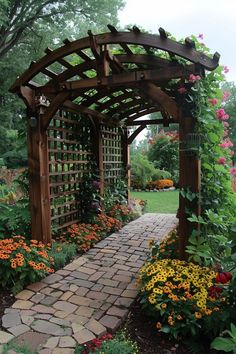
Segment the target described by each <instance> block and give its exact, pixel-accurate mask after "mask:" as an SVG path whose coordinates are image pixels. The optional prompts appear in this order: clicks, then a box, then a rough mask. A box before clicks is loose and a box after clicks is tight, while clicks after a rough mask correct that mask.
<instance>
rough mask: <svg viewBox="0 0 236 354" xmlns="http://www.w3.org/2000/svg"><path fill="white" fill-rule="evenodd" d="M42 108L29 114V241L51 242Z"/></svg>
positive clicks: (45, 140) (46, 155) (46, 142)
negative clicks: (30, 236) (30, 235)
mask: <svg viewBox="0 0 236 354" xmlns="http://www.w3.org/2000/svg"><path fill="white" fill-rule="evenodd" d="M44 108H45V107H43V105H41V102H39V103H38V106H37V108H36V113H34V115H32V113H31V114H30V113H29V114H28V164H29V197H30V211H31V231H32V239H36V240H38V241H42V242H43V243H44V244H47V243H51V211H50V190H49V168H48V141H47V132H46V131H45V130H44V129H42V118H43V111H44Z"/></svg>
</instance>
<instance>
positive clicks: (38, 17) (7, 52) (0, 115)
mask: <svg viewBox="0 0 236 354" xmlns="http://www.w3.org/2000/svg"><path fill="white" fill-rule="evenodd" d="M123 4H124V3H123V0H87V1H84V0H57V1H56V0H0V122H1V129H0V157H1V158H2V157H3V158H4V161H5V163H6V164H7V165H8V166H9V167H10V165H9V164H8V161H10V158H9V154H10V155H11V158H12V159H13V160H14V161H15V162H16V165H17V164H22V163H24V162H26V148H24V149H23V150H22V145H21V144H20V140H19V136H21V134H20V131H21V130H22V132H25V127H24V116H25V112H24V105H23V104H22V102H21V100H20V99H18V98H17V97H16V96H15V95H13V94H11V93H9V92H8V90H9V87H10V86H11V85H12V83H13V82H14V81H15V79H16V77H17V76H19V75H20V74H21V73H23V72H24V70H25V69H26V68H27V67H28V66H29V64H30V62H31V61H33V60H37V59H39V58H40V57H41V56H42V55H43V50H44V49H45V48H46V47H47V46H50V47H52V48H54V47H56V46H59V45H60V42H61V41H62V40H63V39H64V38H67V37H68V38H70V39H72V40H73V39H76V38H79V37H83V36H85V35H86V32H87V30H88V29H91V30H92V31H94V33H96V32H101V31H105V30H106V25H107V24H108V23H112V24H114V25H116V24H117V22H118V19H117V14H118V10H119V9H121V8H122V7H123ZM16 140H17V143H16ZM24 145H25V144H24ZM16 157H17V158H18V161H17V160H15V158H16ZM11 167H13V166H11Z"/></svg>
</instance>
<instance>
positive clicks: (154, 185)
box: [147, 179, 174, 189]
mask: <svg viewBox="0 0 236 354" xmlns="http://www.w3.org/2000/svg"><path fill="white" fill-rule="evenodd" d="M173 185H174V182H173V181H172V180H171V179H159V180H157V181H151V182H149V183H148V184H147V188H149V189H164V188H170V187H173Z"/></svg>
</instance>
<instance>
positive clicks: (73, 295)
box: [0, 214, 177, 354]
mask: <svg viewBox="0 0 236 354" xmlns="http://www.w3.org/2000/svg"><path fill="white" fill-rule="evenodd" d="M176 225H177V219H176V217H175V215H172V214H145V215H143V216H142V217H140V218H139V219H137V220H135V221H133V222H131V223H129V224H128V225H126V226H125V227H123V229H122V230H120V231H119V232H116V233H113V234H112V235H110V236H108V237H107V238H106V239H104V240H102V241H100V242H99V243H97V244H96V245H95V247H94V248H93V249H91V250H89V251H88V252H87V253H86V254H85V255H84V256H82V257H78V258H77V259H75V260H74V261H73V262H72V263H70V264H68V265H67V266H65V267H64V268H63V269H61V270H58V271H57V272H56V273H55V274H51V275H49V276H48V277H46V278H45V279H43V280H42V281H40V282H37V283H35V284H31V285H29V286H27V289H25V290H23V291H21V292H20V293H19V294H17V296H16V298H17V300H16V302H15V303H14V304H13V305H12V308H9V309H6V310H5V315H4V316H3V318H2V327H3V328H4V329H6V330H7V331H8V332H3V331H0V345H1V344H4V343H7V342H8V341H9V340H11V339H12V338H14V337H13V336H12V334H9V332H10V333H13V334H14V335H15V336H16V337H17V338H16V339H15V340H16V341H18V340H23V341H24V343H29V344H30V343H31V342H32V341H35V345H34V350H35V351H36V350H37V352H38V353H39V354H67V353H68V354H72V353H74V347H75V346H76V343H78V344H84V343H87V342H89V341H91V340H92V339H94V338H96V337H99V336H102V335H103V334H104V333H106V331H111V332H114V331H115V330H116V329H117V328H118V327H119V326H120V324H121V323H122V321H124V319H125V318H126V316H127V314H128V311H129V310H128V308H129V307H130V305H131V304H132V303H133V302H134V300H135V297H136V295H137V291H138V290H137V282H136V278H137V276H138V272H139V269H140V267H141V266H142V265H143V263H144V262H145V260H146V255H147V253H148V243H149V241H150V240H155V241H160V240H161V239H162V238H163V237H164V236H165V235H166V234H167V233H169V232H170V231H171V230H172V229H173V228H175V226H176ZM24 332H25V333H24ZM22 338H23V339H22ZM34 338H35V339H34Z"/></svg>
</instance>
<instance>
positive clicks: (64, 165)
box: [11, 25, 220, 255]
mask: <svg viewBox="0 0 236 354" xmlns="http://www.w3.org/2000/svg"><path fill="white" fill-rule="evenodd" d="M108 28H109V30H110V32H109V33H103V34H99V35H93V34H92V32H91V31H88V37H86V38H82V39H79V40H76V41H73V42H71V41H69V40H68V39H67V40H65V41H64V45H63V46H62V47H61V48H58V49H55V50H51V49H49V48H47V49H46V50H45V52H46V55H45V56H44V57H43V58H41V59H40V60H39V61H37V62H33V63H31V65H30V67H29V68H28V69H27V70H26V71H25V73H23V75H22V76H21V77H20V78H18V79H17V80H16V82H15V83H14V85H13V86H12V87H11V91H12V92H15V93H18V95H20V96H21V97H22V98H23V100H24V102H25V103H26V105H27V107H28V110H27V115H28V127H27V128H28V155H29V180H30V187H29V194H30V206H31V216H32V235H33V238H36V239H38V240H43V242H45V243H48V242H51V229H50V222H51V221H53V220H58V222H59V224H60V227H66V226H68V225H71V224H72V223H73V222H75V220H77V219H76V218H78V216H79V214H78V207H77V203H78V191H79V190H80V182H81V179H83V178H84V173H85V171H86V168H88V169H90V170H89V171H90V172H91V171H92V170H91V168H92V167H91V166H92V164H91V163H90V162H91V161H92V159H93V161H94V160H95V161H94V162H95V164H96V166H97V168H98V170H99V179H100V182H101V193H103V190H104V183H105V181H106V179H110V180H112V178H115V179H119V178H121V173H122V171H123V169H124V168H125V167H127V164H129V152H128V151H129V147H128V145H129V144H130V143H131V142H132V140H133V139H134V138H135V137H136V136H137V134H138V133H140V132H141V131H142V130H143V129H144V127H145V126H146V125H148V124H152V123H153V124H163V125H164V126H168V125H169V124H170V123H173V122H178V123H179V133H180V159H179V162H180V180H179V185H180V188H182V189H185V188H189V189H190V190H191V191H193V192H194V193H196V195H200V193H199V191H200V163H199V161H198V157H197V156H195V155H194V156H193V155H190V154H188V151H187V149H186V147H187V146H188V144H187V141H188V138H189V136H191V134H192V133H193V132H194V128H195V125H196V118H195V117H193V116H192V115H191V112H192V109H193V106H192V103H189V102H188V101H187V100H184V97H185V96H183V95H181V93H180V92H179V91H180V90H179V88H180V87H182V86H183V85H184V87H185V88H186V89H188V88H189V87H191V85H192V84H191V83H190V82H189V75H190V74H195V75H201V76H203V75H204V73H205V70H214V69H215V68H216V67H217V66H218V61H219V57H220V56H219V54H218V53H215V54H214V56H213V57H212V58H210V57H209V56H207V55H205V54H204V53H202V52H201V51H198V50H196V48H195V43H194V41H192V40H191V39H189V38H186V39H185V41H184V42H183V43H178V42H176V41H174V40H173V39H170V38H168V35H167V33H166V32H165V30H163V29H162V28H160V29H159V35H153V34H147V33H142V32H141V31H140V30H139V28H138V27H136V26H134V27H133V29H132V30H130V31H127V32H123V31H122V32H119V31H118V30H117V29H116V28H115V27H113V26H111V25H109V26H108ZM71 111H72V112H71ZM74 112H75V113H76V114H74ZM153 112H160V118H157V119H153V120H147V119H145V120H142V119H139V118H140V117H142V116H145V115H147V114H150V113H153ZM120 126H122V127H123V128H122V129H120ZM127 126H137V129H136V131H134V132H133V134H132V135H131V136H128V131H127V129H126V128H127ZM90 165H91V166H90ZM189 171H191V173H189ZM126 172H127V171H126ZM129 173H130V172H129V171H128V175H129ZM114 176H115V177H114ZM128 180H129V178H128ZM67 195H69V196H70V198H69V200H67V197H66V199H65V200H64V199H63V201H61V199H60V198H61V197H64V196H67ZM57 198H59V199H57ZM53 201H56V202H55V204H54V202H53ZM199 205H200V204H199V198H195V200H194V201H193V202H192V203H191V210H192V208H194V210H195V209H196V214H197V215H199V213H200V207H199ZM56 206H57V207H56ZM187 208H188V209H189V205H188V202H187V201H186V200H185V199H184V198H183V196H180V205H179V216H180V225H179V234H180V238H181V240H182V241H181V245H182V246H181V254H182V255H183V254H184V250H185V248H184V247H185V245H186V240H187V236H188V235H189V234H190V233H191V230H192V226H191V224H190V222H189V221H188V214H187V213H186V210H187ZM78 220H79V219H78Z"/></svg>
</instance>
